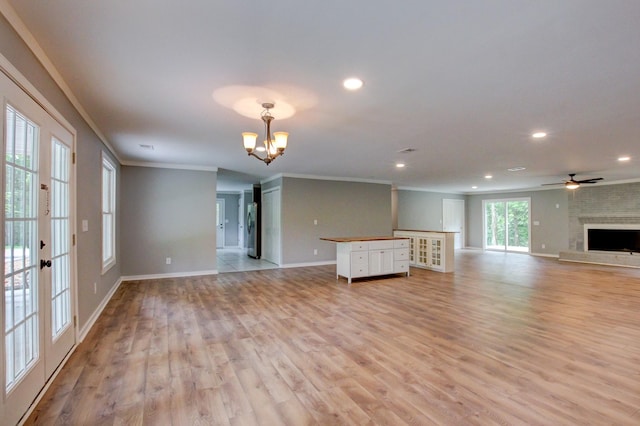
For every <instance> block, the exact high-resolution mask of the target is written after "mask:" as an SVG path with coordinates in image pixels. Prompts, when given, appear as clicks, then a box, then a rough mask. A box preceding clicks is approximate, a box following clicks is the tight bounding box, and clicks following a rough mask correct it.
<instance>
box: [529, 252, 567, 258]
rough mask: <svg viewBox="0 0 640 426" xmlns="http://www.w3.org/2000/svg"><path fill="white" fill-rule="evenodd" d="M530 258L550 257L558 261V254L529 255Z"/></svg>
mask: <svg viewBox="0 0 640 426" xmlns="http://www.w3.org/2000/svg"><path fill="white" fill-rule="evenodd" d="M530 254H531V256H537V257H551V258H554V259H558V258H559V257H560V255H559V254H548V253H530Z"/></svg>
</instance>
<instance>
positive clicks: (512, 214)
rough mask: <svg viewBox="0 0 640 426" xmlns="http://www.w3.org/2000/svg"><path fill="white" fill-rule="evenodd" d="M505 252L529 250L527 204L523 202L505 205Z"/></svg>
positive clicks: (511, 202)
mask: <svg viewBox="0 0 640 426" xmlns="http://www.w3.org/2000/svg"><path fill="white" fill-rule="evenodd" d="M507 220H508V224H507V230H508V236H507V250H511V251H528V250H529V202H528V201H525V200H518V201H509V202H508V203H507Z"/></svg>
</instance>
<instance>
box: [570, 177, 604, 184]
mask: <svg viewBox="0 0 640 426" xmlns="http://www.w3.org/2000/svg"><path fill="white" fill-rule="evenodd" d="M602 179H603V178H601V177H600V178H592V179H583V180H577V181H576V182H578V183H596V181H599V180H602Z"/></svg>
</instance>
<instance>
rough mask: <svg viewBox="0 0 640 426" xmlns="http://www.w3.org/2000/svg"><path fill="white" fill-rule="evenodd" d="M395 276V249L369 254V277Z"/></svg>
mask: <svg viewBox="0 0 640 426" xmlns="http://www.w3.org/2000/svg"><path fill="white" fill-rule="evenodd" d="M384 274H393V249H391V250H376V251H370V252H369V275H384Z"/></svg>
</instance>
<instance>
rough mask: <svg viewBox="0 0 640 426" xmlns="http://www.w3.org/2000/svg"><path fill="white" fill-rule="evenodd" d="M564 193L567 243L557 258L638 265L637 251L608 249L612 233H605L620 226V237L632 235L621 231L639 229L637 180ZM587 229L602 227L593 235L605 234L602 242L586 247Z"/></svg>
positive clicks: (587, 240)
mask: <svg viewBox="0 0 640 426" xmlns="http://www.w3.org/2000/svg"><path fill="white" fill-rule="evenodd" d="M567 197H568V202H569V203H568V207H569V244H568V250H567V251H562V252H560V256H559V257H560V260H567V261H575V262H588V263H601V264H608V265H621V266H632V267H640V251H633V250H625V248H626V247H623V248H622V249H620V250H613V249H610V248H609V247H608V246H607V245H608V244H610V240H611V236H612V235H609V236H607V235H606V231H607V230H619V231H621V232H620V235H623V236H622V238H631V236H630V235H629V234H627V235H626V236H624V234H626V232H624V231H627V230H640V182H633V183H624V184H617V185H594V186H592V187H584V188H582V187H581V188H580V189H578V190H576V191H572V192H568V193H567ZM589 229H601V230H604V231H605V232H604V234H601V235H599V236H596V238H598V237H602V238H604V240H603V239H602V238H601V240H600V243H602V241H604V244H605V245H604V246H602V245H601V246H600V248H599V249H597V250H594V249H593V247H589ZM596 233H597V232H596ZM602 235H604V237H603V236H602ZM600 243H598V242H596V244H600ZM622 245H628V244H622ZM636 248H637V247H636Z"/></svg>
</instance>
